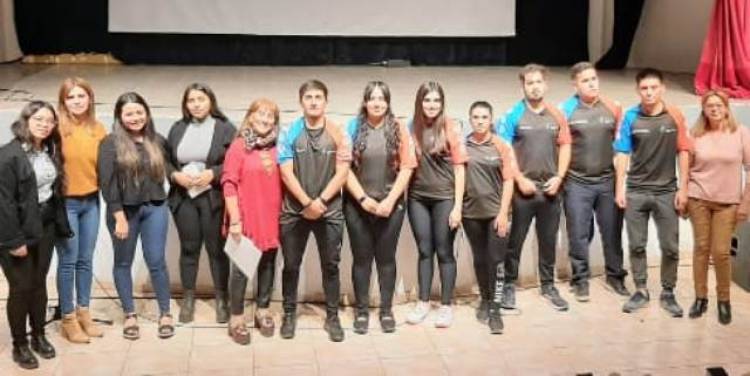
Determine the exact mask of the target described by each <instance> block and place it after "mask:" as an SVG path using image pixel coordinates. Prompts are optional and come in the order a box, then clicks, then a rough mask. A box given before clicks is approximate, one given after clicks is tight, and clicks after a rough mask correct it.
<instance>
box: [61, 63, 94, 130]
mask: <svg viewBox="0 0 750 376" xmlns="http://www.w3.org/2000/svg"><path fill="white" fill-rule="evenodd" d="M76 87H80V88H81V89H83V91H85V92H86V94H88V96H89V108H88V109H87V110H86V113H85V114H83V117H82V118H76V117H74V116H73V115H72V114H71V113H70V112H68V107H67V106H65V99H66V98H67V97H68V94H70V91H71V90H73V89H74V88H76ZM57 110H58V112H59V113H60V125H59V126H60V133H61V134H62V135H63V136H68V135H70V133H71V132H72V126H73V124H74V123H79V124H81V125H84V126H85V127H86V129H87V130H88V132H89V133H92V134H93V133H94V128H96V126H97V122H96V110H95V109H94V89H92V88H91V85H90V84H89V83H88V81H86V80H84V79H83V78H81V77H68V78H66V79H65V80H63V82H62V84H61V85H60V91H58V94H57Z"/></svg>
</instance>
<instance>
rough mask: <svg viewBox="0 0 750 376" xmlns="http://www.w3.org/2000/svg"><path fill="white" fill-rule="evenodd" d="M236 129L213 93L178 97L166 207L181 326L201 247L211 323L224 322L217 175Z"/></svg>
mask: <svg viewBox="0 0 750 376" xmlns="http://www.w3.org/2000/svg"><path fill="white" fill-rule="evenodd" d="M236 134H237V129H236V128H235V127H234V125H232V123H230V122H229V120H228V119H227V117H226V116H225V115H224V114H223V113H222V112H221V110H219V105H218V103H217V102H216V96H215V95H214V92H213V91H212V90H211V88H209V87H208V86H207V85H205V84H200V83H194V84H190V85H189V86H188V87H187V88H186V89H185V92H184V94H183V96H182V119H180V120H178V121H177V122H176V123H174V125H172V128H171V129H170V130H169V136H167V142H168V144H169V153H170V162H171V163H172V165H174V166H175V167H176V170H175V171H174V172H173V173H172V174H171V175H170V182H171V183H172V184H171V189H170V191H169V206H170V209H171V211H172V214H173V216H174V222H175V224H176V225H177V234H178V235H179V237H180V278H181V281H182V288H183V299H182V307H181V309H180V318H179V319H180V322H183V323H187V322H191V321H193V316H194V312H195V280H196V277H197V274H198V261H199V260H200V251H201V247H202V246H203V245H204V244H205V246H206V251H207V252H208V259H209V262H210V264H211V276H212V277H213V282H214V291H215V294H216V322H218V323H226V322H227V321H228V320H229V309H228V305H227V300H228V295H227V287H228V283H229V259H228V258H227V256H226V254H225V253H224V251H223V249H224V238H223V237H222V233H221V226H222V223H223V218H224V198H223V196H222V194H221V184H220V180H221V171H222V169H223V166H224V154H226V152H227V149H229V145H230V144H231V143H232V141H233V140H234V137H235V135H236Z"/></svg>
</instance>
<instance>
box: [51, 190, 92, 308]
mask: <svg viewBox="0 0 750 376" xmlns="http://www.w3.org/2000/svg"><path fill="white" fill-rule="evenodd" d="M65 208H66V211H67V213H68V222H69V223H70V229H71V230H72V231H73V234H74V235H73V237H72V238H69V239H60V240H58V242H57V244H56V248H57V258H58V261H57V293H58V294H59V296H60V307H61V309H62V313H63V314H69V313H72V312H73V310H74V309H75V306H76V304H77V305H78V306H79V307H88V306H89V301H90V300H91V279H92V273H91V269H92V265H93V257H94V248H95V247H96V238H97V236H98V235H99V194H93V195H90V196H87V197H81V198H67V199H65ZM73 290H75V296H76V301H75V304H74V303H73V294H74V291H73Z"/></svg>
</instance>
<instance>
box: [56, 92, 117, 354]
mask: <svg viewBox="0 0 750 376" xmlns="http://www.w3.org/2000/svg"><path fill="white" fill-rule="evenodd" d="M57 108H58V110H59V111H60V134H61V136H62V153H63V155H64V156H65V164H64V165H63V167H64V168H65V176H66V177H67V186H66V189H65V209H66V211H67V215H68V222H70V226H71V229H72V230H73V234H74V236H73V237H72V238H70V239H65V240H63V241H59V242H57V244H56V247H57V257H58V263H57V293H58V295H59V296H60V309H61V310H62V325H61V326H60V329H61V332H62V336H63V338H66V339H67V340H68V341H70V342H73V343H87V342H89V338H90V337H101V336H102V335H103V332H102V330H101V329H100V328H99V327H98V326H97V325H96V324H95V323H94V320H92V319H91V313H90V312H89V302H90V300H91V282H92V279H93V274H92V269H93V263H94V262H93V258H94V248H95V247H96V239H97V236H98V235H99V222H100V220H101V218H100V215H99V182H98V181H97V173H96V162H97V154H98V150H99V144H100V143H101V142H102V140H103V139H104V137H105V136H106V135H107V131H106V130H104V126H103V125H102V124H101V123H100V122H99V121H97V120H96V113H95V111H94V90H93V89H92V88H91V85H90V84H89V83H88V82H86V80H84V79H82V78H78V77H73V78H67V79H65V80H64V81H63V83H62V85H61V86H60V92H59V95H58V102H57ZM74 294H75V301H74V299H73V296H74Z"/></svg>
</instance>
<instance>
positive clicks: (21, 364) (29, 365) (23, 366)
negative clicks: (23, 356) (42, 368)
mask: <svg viewBox="0 0 750 376" xmlns="http://www.w3.org/2000/svg"><path fill="white" fill-rule="evenodd" d="M13 362H15V363H16V364H18V366H19V367H21V368H23V369H37V368H39V363H37V364H23V363H21V361H20V360H18V359H16V358H13Z"/></svg>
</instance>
